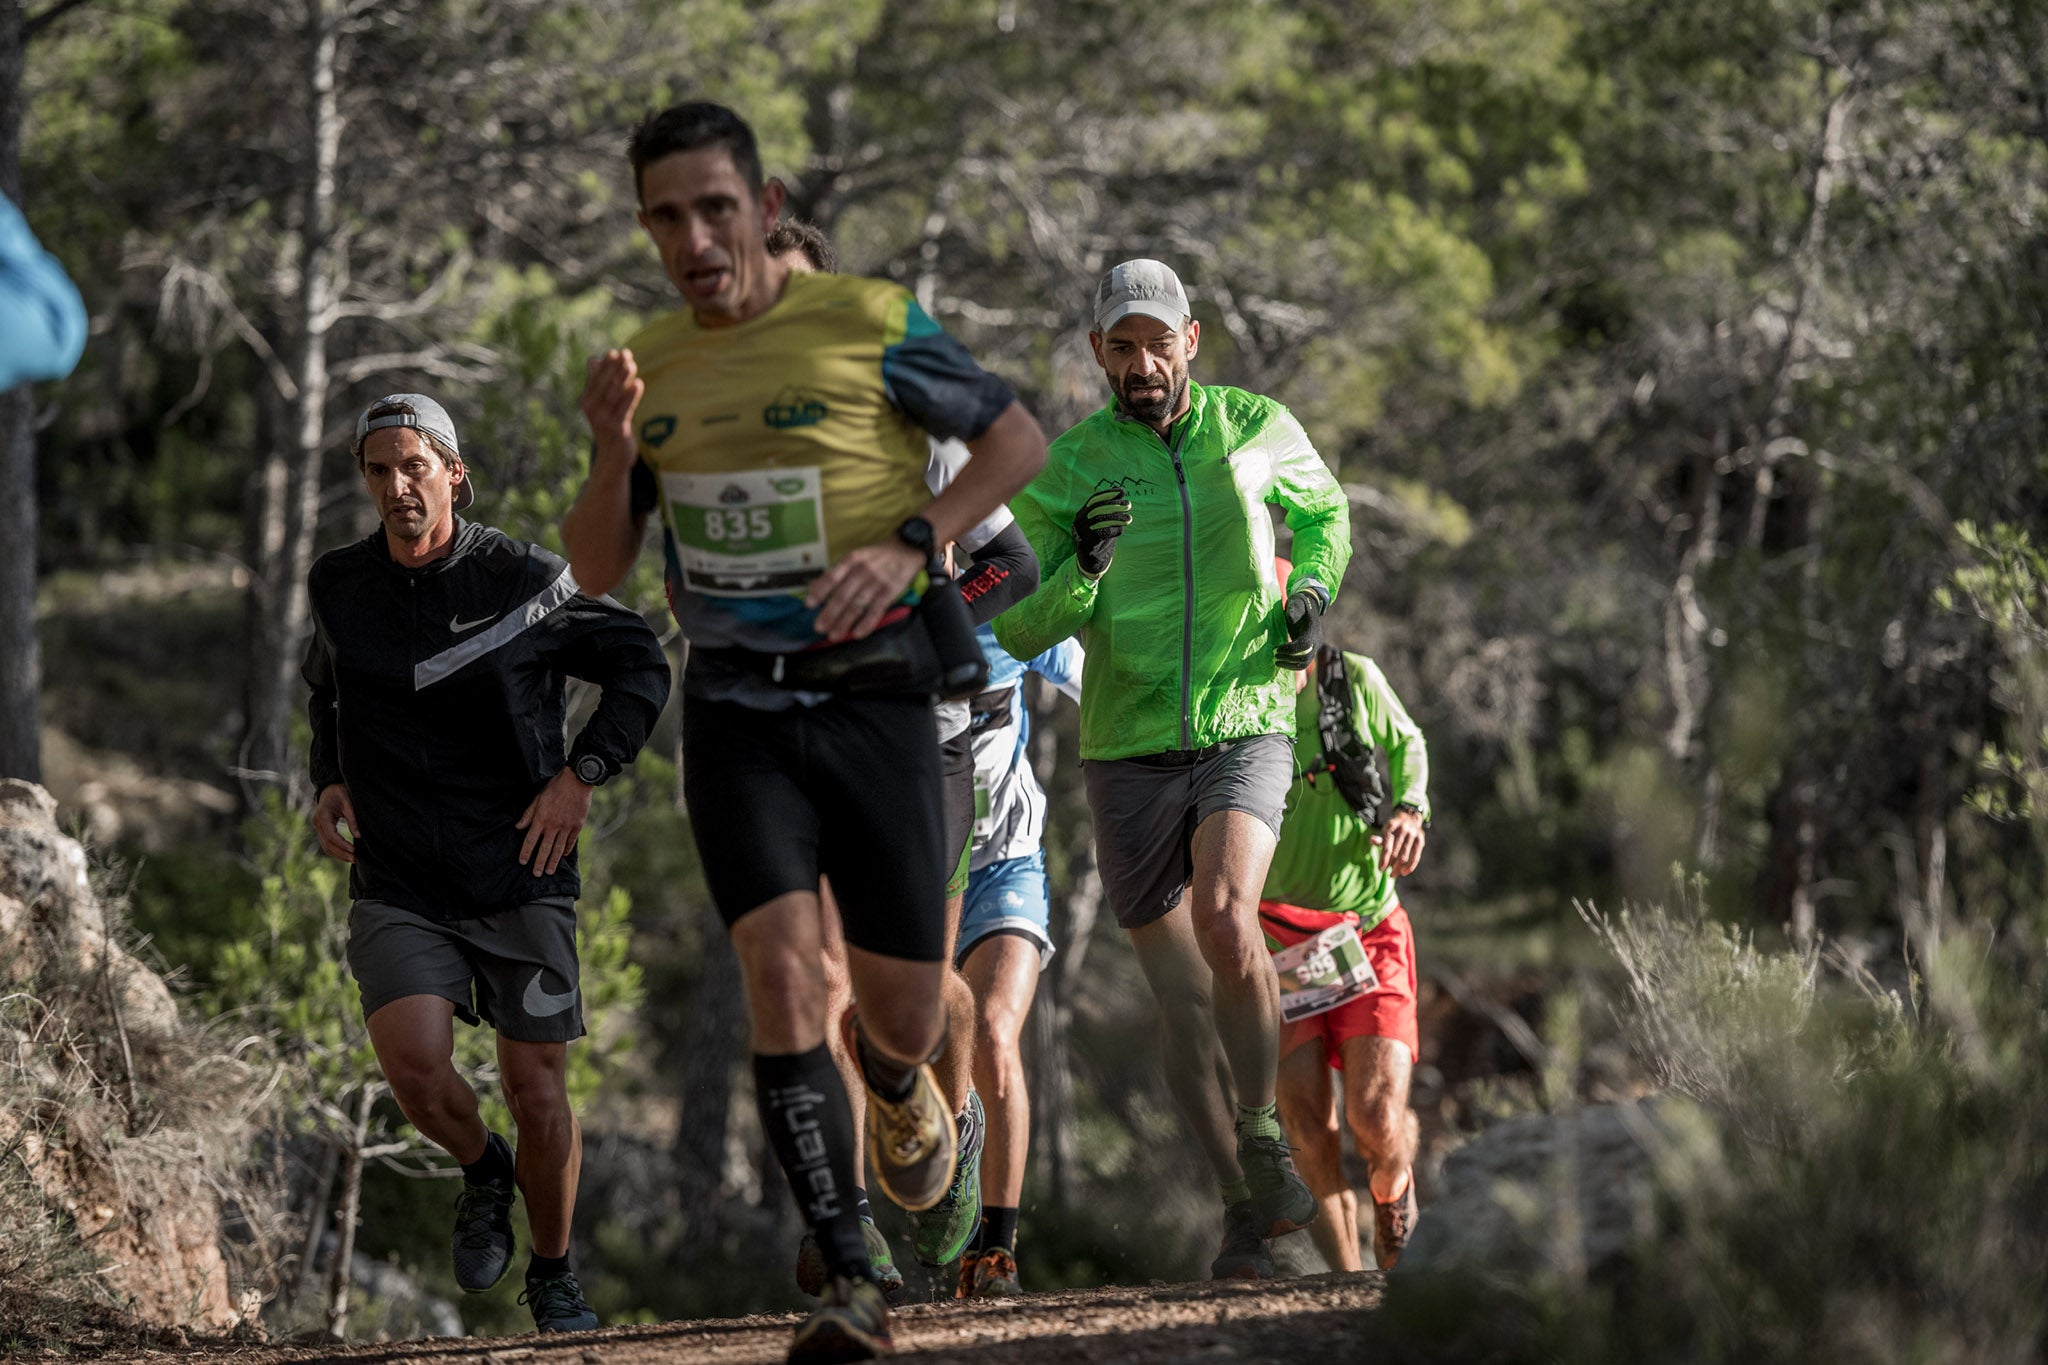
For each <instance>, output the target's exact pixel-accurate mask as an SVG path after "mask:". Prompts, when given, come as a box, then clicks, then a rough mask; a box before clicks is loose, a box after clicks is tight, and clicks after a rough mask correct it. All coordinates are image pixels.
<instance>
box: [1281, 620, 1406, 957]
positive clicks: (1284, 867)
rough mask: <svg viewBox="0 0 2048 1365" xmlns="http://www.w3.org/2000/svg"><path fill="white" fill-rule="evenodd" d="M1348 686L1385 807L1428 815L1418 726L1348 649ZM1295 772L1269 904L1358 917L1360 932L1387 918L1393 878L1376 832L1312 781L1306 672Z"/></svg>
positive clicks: (1374, 669) (1312, 701)
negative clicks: (1382, 781)
mask: <svg viewBox="0 0 2048 1365" xmlns="http://www.w3.org/2000/svg"><path fill="white" fill-rule="evenodd" d="M1344 663H1345V667H1346V671H1347V673H1348V676H1349V680H1350V683H1351V714H1352V717H1353V720H1354V723H1355V728H1356V729H1357V731H1358V733H1359V736H1360V737H1361V738H1363V739H1365V740H1366V741H1367V742H1369V743H1370V744H1372V745H1373V746H1374V747H1375V748H1376V749H1378V750H1379V751H1380V752H1381V753H1383V754H1385V755H1386V759H1387V801H1388V807H1389V808H1391V807H1392V806H1394V805H1399V804H1402V803H1404V802H1405V803H1406V804H1408V805H1411V806H1414V807H1415V808H1416V809H1418V810H1420V811H1421V812H1422V815H1423V818H1424V819H1428V818H1429V746H1428V745H1427V744H1426V743H1425V742H1424V741H1423V738H1422V729H1421V727H1420V726H1418V725H1416V723H1415V722H1414V721H1413V720H1412V719H1410V718H1409V715H1408V712H1407V710H1406V709H1405V708H1404V707H1403V706H1402V705H1401V699H1400V698H1399V697H1397V696H1395V695H1394V689H1393V687H1392V686H1391V685H1390V684H1389V683H1388V682H1387V675H1386V674H1384V673H1382V672H1381V671H1380V667H1379V665H1378V664H1376V663H1374V662H1373V661H1372V660H1371V659H1368V658H1366V657H1365V656H1364V655H1363V654H1353V653H1351V652H1350V651H1348V650H1347V651H1345V654H1344ZM1294 735H1295V738H1294V756H1295V768H1296V775H1295V778H1294V785H1293V786H1292V787H1291V788H1290V789H1289V790H1288V793H1287V814H1286V818H1285V820H1284V821H1283V823H1282V824H1281V827H1280V847H1279V848H1278V849H1277V850H1275V851H1274V854H1273V865H1272V867H1271V868H1270V869H1268V871H1267V873H1266V889H1265V892H1264V897H1265V899H1267V900H1275V901H1282V902H1285V903H1286V904H1288V905H1298V906H1301V907H1302V908H1303V909H1306V910H1335V911H1340V912H1347V913H1350V914H1355V915H1357V916H1358V921H1359V924H1358V928H1359V932H1360V933H1364V932H1366V931H1368V930H1370V929H1371V928H1372V927H1373V926H1374V925H1376V924H1378V923H1379V922H1380V921H1381V920H1383V919H1385V918H1386V917H1387V915H1388V913H1389V912H1390V911H1392V910H1393V908H1394V904H1395V901H1396V894H1395V887H1394V879H1393V878H1392V877H1390V876H1388V875H1387V874H1386V873H1385V872H1382V871H1381V870H1380V865H1379V850H1378V849H1377V848H1375V847H1374V846H1373V843H1372V836H1373V832H1374V831H1373V828H1372V826H1371V825H1368V824H1366V823H1365V821H1364V820H1361V819H1360V818H1359V816H1358V812H1357V811H1355V810H1353V809H1352V808H1351V803H1350V802H1348V801H1346V800H1345V799H1344V796H1343V793H1341V792H1339V791H1338V790H1337V784H1336V783H1335V782H1334V781H1332V780H1331V779H1330V778H1329V777H1328V776H1327V775H1321V774H1319V775H1317V777H1316V780H1315V781H1313V782H1311V781H1310V780H1309V777H1308V775H1307V770H1309V769H1312V768H1315V767H1319V766H1320V762H1319V755H1320V754H1321V753H1322V751H1323V741H1322V734H1321V732H1320V731H1319V730H1318V729H1317V727H1316V678H1315V675H1314V674H1313V673H1311V674H1310V675H1309V682H1308V686H1306V687H1304V688H1302V689H1301V694H1300V695H1299V696H1298V697H1297V698H1296V699H1295V705H1294Z"/></svg>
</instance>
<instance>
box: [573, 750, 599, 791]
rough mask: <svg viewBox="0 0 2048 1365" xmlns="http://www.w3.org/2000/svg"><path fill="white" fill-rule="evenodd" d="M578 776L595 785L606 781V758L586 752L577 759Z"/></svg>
mask: <svg viewBox="0 0 2048 1365" xmlns="http://www.w3.org/2000/svg"><path fill="white" fill-rule="evenodd" d="M576 776H578V777H579V778H581V779H583V781H585V782H587V783H588V784H590V785H591V786H593V787H595V786H596V785H597V784H598V783H600V782H602V781H604V760H603V759H601V758H598V757H597V756H596V755H594V754H586V755H585V756H583V757H582V758H580V759H578V760H576Z"/></svg>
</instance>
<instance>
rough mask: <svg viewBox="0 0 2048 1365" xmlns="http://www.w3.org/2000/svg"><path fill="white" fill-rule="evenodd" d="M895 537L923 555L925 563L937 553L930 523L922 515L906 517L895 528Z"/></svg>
mask: <svg viewBox="0 0 2048 1365" xmlns="http://www.w3.org/2000/svg"><path fill="white" fill-rule="evenodd" d="M896 539H898V540H900V541H902V542H903V543H904V544H905V545H908V546H909V547H910V548H911V549H913V550H915V551H917V552H918V553H919V554H921V555H923V556H924V558H925V562H926V563H927V564H929V563H930V562H931V561H932V560H933V559H934V558H936V557H937V555H938V546H937V545H936V544H935V543H934V539H933V535H932V524H931V523H930V522H928V521H926V520H925V519H924V518H923V517H909V518H906V519H905V521H904V523H903V524H902V525H901V526H899V527H897V528H896Z"/></svg>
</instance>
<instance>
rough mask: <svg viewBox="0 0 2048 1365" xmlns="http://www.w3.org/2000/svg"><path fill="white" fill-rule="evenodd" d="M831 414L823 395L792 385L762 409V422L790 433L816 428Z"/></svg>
mask: <svg viewBox="0 0 2048 1365" xmlns="http://www.w3.org/2000/svg"><path fill="white" fill-rule="evenodd" d="M830 412H831V409H830V408H828V407H826V406H825V399H824V397H823V396H822V395H820V394H816V393H813V392H811V391H810V390H809V389H802V388H798V387H797V386H796V385H794V384H792V385H790V386H789V387H788V388H786V389H784V390H783V391H782V392H781V393H778V394H776V395H775V401H774V402H772V403H770V404H769V405H768V406H767V407H765V408H763V409H761V420H762V421H764V422H766V423H767V424H768V425H769V426H771V427H774V428H775V429H776V430H777V431H788V430H789V429H791V428H792V427H814V426H816V425H818V423H820V422H822V421H824V420H825V418H826V417H827V416H828V415H829V414H830Z"/></svg>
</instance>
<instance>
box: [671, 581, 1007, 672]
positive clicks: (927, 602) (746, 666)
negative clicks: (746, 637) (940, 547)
mask: <svg viewBox="0 0 2048 1365" xmlns="http://www.w3.org/2000/svg"><path fill="white" fill-rule="evenodd" d="M963 642H964V643H963ZM690 657H691V658H693V659H702V660H703V661H704V662H705V663H708V664H712V665H713V666H715V667H718V668H723V669H727V670H730V671H732V672H737V673H748V674H752V675H753V676H755V677H759V678H766V679H767V680H768V681H769V682H772V683H774V684H776V685H777V686H779V687H786V688H789V689H790V690H791V691H795V692H835V693H841V692H843V693H890V694H894V695H898V696H904V695H909V696H928V697H937V698H939V699H940V700H942V701H962V700H965V699H967V698H970V697H972V696H974V695H975V694H976V693H978V692H980V691H981V690H982V688H984V687H986V686H987V685H988V660H987V659H986V658H985V657H984V656H983V654H982V652H981V645H980V643H979V642H978V641H976V639H975V638H974V626H973V623H972V622H971V621H970V620H969V619H968V616H967V604H966V603H965V602H963V601H961V600H960V588H959V585H958V584H956V583H954V582H953V580H951V579H949V578H947V577H945V576H944V573H943V571H942V570H935V571H934V572H933V575H932V582H931V585H930V586H929V587H928V588H926V589H925V592H924V595H923V596H922V597H920V598H919V599H918V602H917V605H916V606H915V607H895V608H892V609H891V610H890V612H889V614H888V615H886V616H884V617H883V618H882V624H881V625H879V626H877V627H875V629H874V630H873V631H872V632H871V633H869V634H868V635H867V636H865V637H864V638H862V639H859V640H848V641H846V642H845V643H843V644H836V645H818V646H815V647H813V648H811V649H798V650H791V651H790V652H789V653H787V654H770V653H767V652H765V651H762V650H756V649H740V648H737V647H731V648H722V649H693V650H691V651H690Z"/></svg>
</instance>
